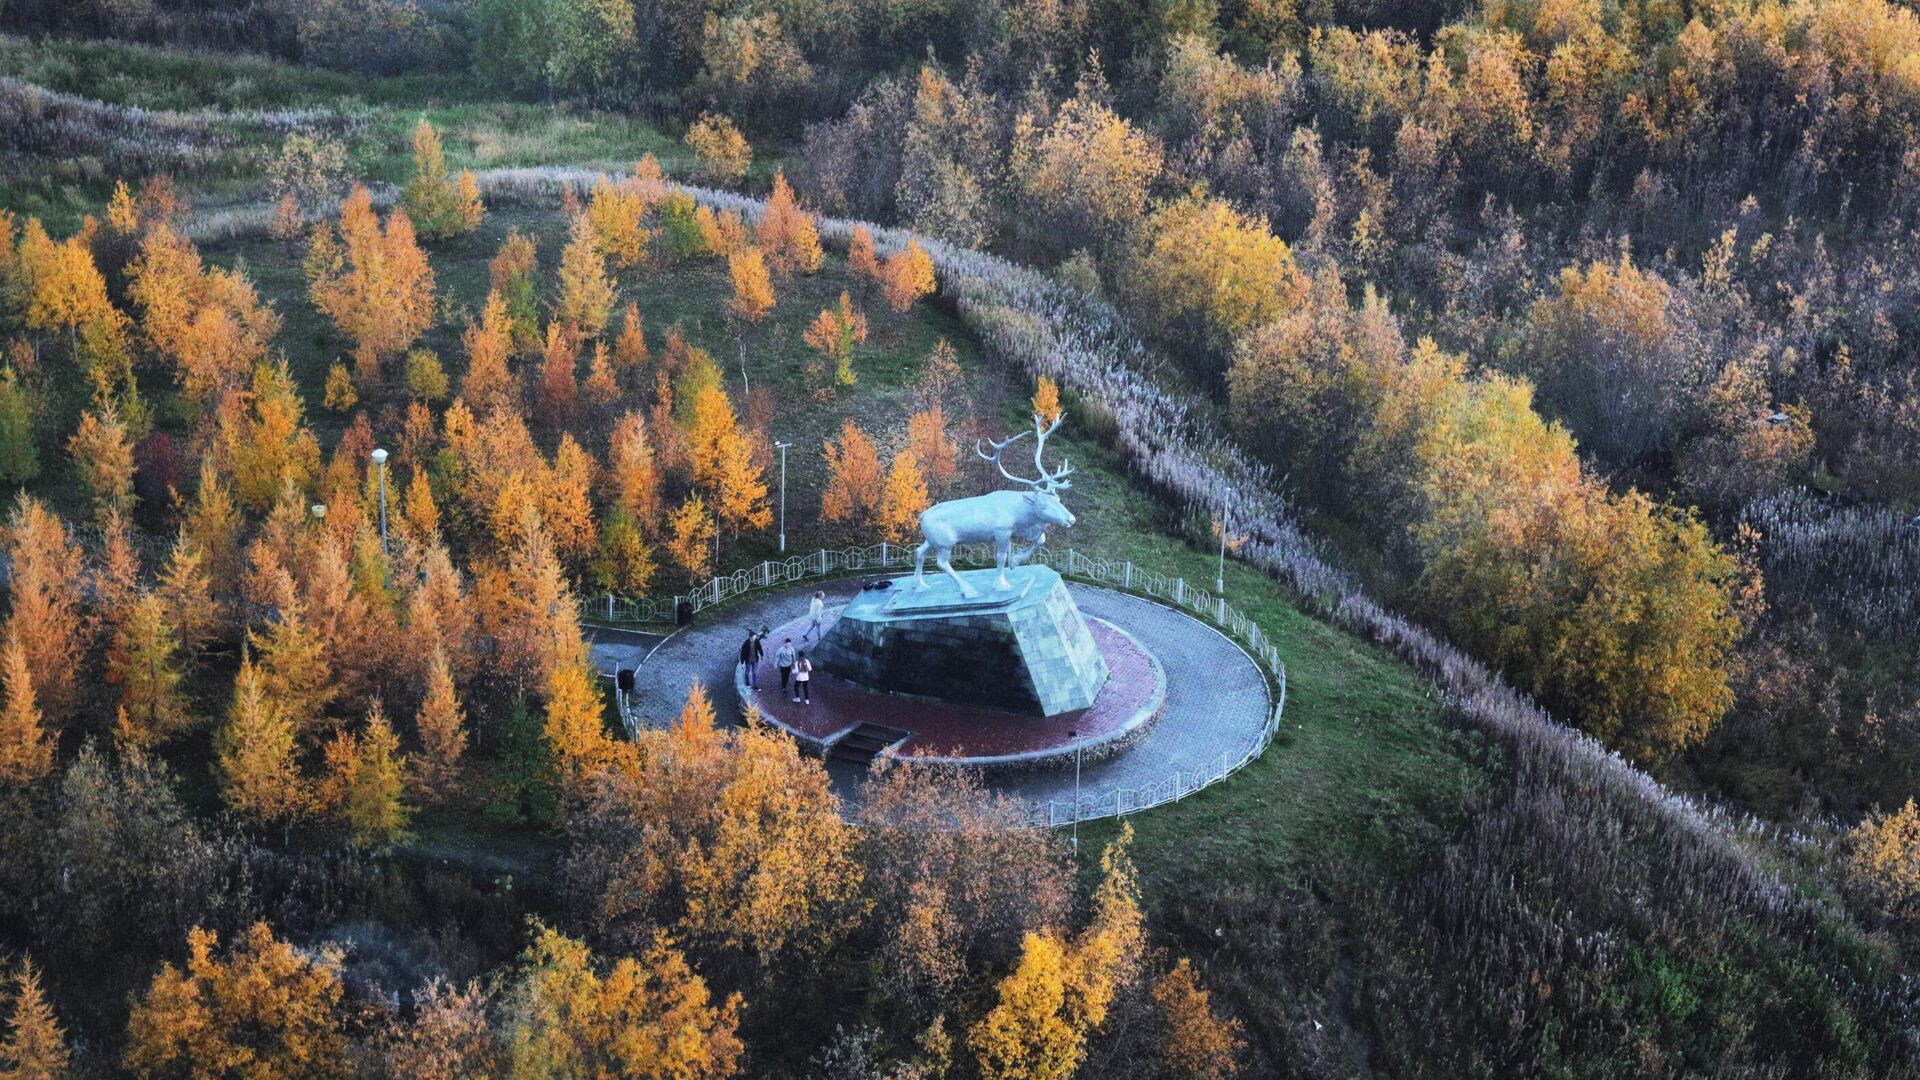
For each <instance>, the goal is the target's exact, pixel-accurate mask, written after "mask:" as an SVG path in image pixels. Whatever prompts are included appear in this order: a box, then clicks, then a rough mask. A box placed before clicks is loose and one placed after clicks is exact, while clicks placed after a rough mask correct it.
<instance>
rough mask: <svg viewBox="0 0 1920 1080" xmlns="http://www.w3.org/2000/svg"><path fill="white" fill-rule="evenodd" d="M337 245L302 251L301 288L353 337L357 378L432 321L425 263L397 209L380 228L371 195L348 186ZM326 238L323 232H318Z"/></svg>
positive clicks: (371, 373)
mask: <svg viewBox="0 0 1920 1080" xmlns="http://www.w3.org/2000/svg"><path fill="white" fill-rule="evenodd" d="M339 233H340V237H341V241H342V243H343V244H344V251H341V250H338V249H336V250H335V251H334V252H333V253H332V254H328V253H327V251H326V250H325V248H326V245H323V244H317V245H316V251H315V253H314V254H313V255H312V256H311V257H310V258H309V260H308V262H309V266H308V276H309V284H308V295H309V296H310V297H312V299H313V303H314V306H315V307H317V308H319V309H320V311H321V313H322V314H324V315H326V316H327V317H328V318H329V319H332V320H333V324H334V325H335V326H336V327H338V328H339V330H340V332H341V333H343V334H345V335H347V336H348V337H349V338H352V339H353V342H354V355H355V356H356V357H357V358H358V363H359V367H360V375H361V377H362V381H363V382H367V383H371V382H372V381H373V379H374V378H376V377H377V376H378V374H379V362H380V361H381V360H383V359H385V358H387V357H390V356H397V355H399V354H401V353H403V352H405V351H406V350H407V348H408V347H409V346H411V345H412V344H413V343H414V340H415V339H416V338H418V337H419V336H420V335H421V334H422V333H424V332H425V331H426V329H427V328H428V327H430V326H432V325H433V314H434V291H433V290H434V281H433V268H432V267H431V266H430V265H428V263H427V256H426V253H425V252H423V251H421V250H420V245H419V244H418V243H417V242H416V241H415V239H414V232H413V222H412V221H411V220H410V219H409V218H408V217H407V215H406V213H405V212H403V211H399V210H396V211H394V212H393V213H391V214H389V215H388V216H387V222H386V226H385V228H384V229H383V228H382V227H381V224H380V218H379V215H378V214H376V213H375V212H374V209H373V197H372V195H370V194H369V193H368V192H367V189H366V188H364V187H359V186H356V187H355V188H354V189H353V192H352V194H350V195H348V196H347V198H346V200H345V201H344V202H342V203H341V204H340V224H339ZM317 235H318V236H323V237H326V238H327V244H331V243H332V240H331V232H326V231H323V232H320V233H318V234H317Z"/></svg>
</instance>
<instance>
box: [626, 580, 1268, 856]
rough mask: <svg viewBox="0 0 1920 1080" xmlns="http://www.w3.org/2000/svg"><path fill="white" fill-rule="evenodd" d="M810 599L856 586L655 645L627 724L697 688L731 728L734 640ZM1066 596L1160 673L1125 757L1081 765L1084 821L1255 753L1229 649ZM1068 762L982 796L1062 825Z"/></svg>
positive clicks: (1200, 633) (1137, 605) (841, 784)
mask: <svg viewBox="0 0 1920 1080" xmlns="http://www.w3.org/2000/svg"><path fill="white" fill-rule="evenodd" d="M815 588H820V589H824V590H825V591H826V593H827V602H828V610H827V614H828V616H829V618H831V617H832V616H834V615H835V614H836V613H837V611H838V609H839V607H840V606H841V605H844V604H845V602H846V601H847V599H848V598H850V597H852V596H853V595H854V594H855V593H857V592H858V591H859V588H860V583H859V581H858V580H857V579H844V580H840V581H833V582H824V583H821V584H819V585H818V586H803V587H799V588H793V589H787V590H783V591H779V592H770V593H767V594H765V595H761V596H754V597H751V598H748V599H746V600H743V601H741V602H740V603H738V604H734V605H730V606H728V607H727V608H726V609H725V610H723V611H720V612H715V613H710V614H709V615H707V616H705V617H703V618H702V619H701V621H700V622H698V623H697V624H695V625H693V626H689V627H686V628H684V629H682V630H680V631H679V632H677V633H675V634H674V635H672V636H671V637H669V638H667V639H666V640H665V641H663V642H661V643H660V644H659V645H658V646H657V647H655V648H654V649H653V650H652V651H651V652H650V653H649V654H647V656H646V659H645V660H644V662H642V663H641V664H640V665H639V667H638V668H637V669H636V670H635V672H634V689H635V699H634V701H633V702H632V706H631V708H632V715H633V720H634V722H636V723H637V724H638V725H640V726H645V727H664V726H666V725H667V724H670V723H672V722H673V720H674V718H675V717H677V716H678V715H679V713H680V707H681V705H682V704H683V703H684V702H685V700H686V696H687V688H688V686H689V685H691V684H692V683H694V682H699V683H701V684H702V685H704V686H705V687H706V689H707V693H708V695H709V696H710V697H711V698H712V699H713V702H714V706H715V711H716V712H717V713H718V714H719V715H720V716H721V717H722V718H723V720H726V721H728V722H736V723H737V722H739V720H740V715H741V714H740V711H739V709H738V702H739V700H740V698H739V695H738V692H737V690H736V676H737V674H738V664H737V661H738V658H739V653H740V642H741V640H742V639H743V638H745V637H746V634H747V630H748V628H750V627H751V628H752V629H755V630H758V629H760V628H761V627H763V626H764V627H784V625H785V624H788V623H791V622H792V621H793V620H794V619H795V617H796V616H799V615H803V614H804V613H805V611H806V607H807V599H808V597H810V596H811V595H812V594H813V590H814V589H815ZM1068 588H1069V590H1070V591H1071V593H1072V595H1073V599H1074V603H1076V604H1077V605H1078V606H1079V608H1080V610H1081V611H1082V612H1083V613H1085V614H1086V615H1088V616H1091V617H1092V618H1093V619H1096V620H1103V621H1105V622H1108V623H1111V624H1113V625H1114V626H1117V627H1120V628H1123V629H1124V630H1125V631H1126V632H1127V634H1128V635H1130V636H1131V637H1132V638H1134V639H1135V640H1137V641H1138V642H1139V644H1140V645H1141V646H1142V647H1144V648H1145V649H1146V650H1148V651H1150V652H1151V653H1152V654H1153V656H1154V658H1155V659H1156V660H1158V661H1159V666H1160V668H1161V669H1162V671H1164V673H1165V701H1164V704H1163V705H1162V706H1161V709H1160V713H1159V718H1158V721H1157V722H1156V723H1154V724H1153V725H1152V726H1151V727H1149V728H1147V729H1146V730H1145V733H1144V734H1143V735H1141V736H1140V737H1139V738H1138V739H1135V740H1132V741H1130V742H1129V743H1128V744H1127V745H1126V746H1125V747H1124V748H1122V749H1119V750H1117V751H1114V752H1113V753H1112V754H1111V755H1110V756H1108V757H1105V758H1104V759H1102V760H1099V761H1092V760H1089V761H1086V762H1085V763H1084V764H1083V766H1082V768H1081V775H1080V801H1081V806H1082V807H1083V808H1084V810H1085V812H1086V813H1087V814H1088V815H1091V814H1093V813H1095V812H1096V809H1097V808H1099V807H1102V806H1109V805H1113V804H1114V803H1115V800H1116V798H1124V799H1127V800H1128V801H1129V802H1130V801H1131V800H1132V798H1133V797H1134V796H1133V795H1123V794H1122V793H1123V792H1131V793H1138V792H1140V791H1142V790H1143V789H1146V788H1149V787H1152V786H1155V785H1161V786H1164V785H1165V784H1166V783H1167V782H1168V781H1169V779H1171V778H1172V777H1173V776H1174V775H1175V774H1176V773H1179V774H1181V775H1183V776H1187V777H1191V776H1192V775H1193V774H1195V773H1198V772H1210V771H1217V770H1218V769H1219V768H1220V762H1221V757H1222V755H1223V754H1227V755H1230V756H1231V757H1232V758H1234V759H1237V758H1239V757H1240V756H1241V755H1242V754H1244V753H1245V752H1246V751H1247V749H1248V748H1250V747H1251V746H1252V745H1254V743H1255V742H1257V741H1258V739H1259V738H1260V732H1261V728H1262V726H1263V725H1264V724H1265V723H1266V720H1267V717H1268V716H1269V714H1270V713H1271V711H1272V699H1271V696H1270V694H1269V691H1268V687H1267V680H1266V677H1265V675H1264V674H1262V672H1261V671H1260V668H1259V667H1258V666H1257V665H1256V664H1255V663H1254V661H1253V658H1252V657H1250V656H1248V655H1247V654H1246V653H1245V652H1244V651H1242V650H1241V649H1240V647H1239V646H1238V645H1236V644H1234V642H1233V641H1231V640H1230V639H1228V638H1227V637H1226V636H1225V635H1223V634H1221V633H1219V632H1218V631H1217V630H1215V629H1213V628H1212V627H1210V626H1208V625H1207V624H1206V623H1203V622H1201V621H1199V620H1198V619H1195V618H1193V617H1191V616H1189V615H1187V614H1184V613H1182V612H1179V611H1175V610H1173V609H1171V608H1167V607H1163V606H1161V605H1159V604H1156V603H1154V602H1152V601H1150V600H1144V599H1141V598H1139V597H1136V596H1129V595H1127V594H1125V593H1120V592H1115V591H1113V590H1110V589H1102V588H1096V587H1093V586H1089V585H1082V584H1077V583H1069V584H1068ZM780 637H781V635H780V634H775V635H774V637H773V639H772V640H771V641H770V642H769V643H768V647H767V652H768V654H769V655H768V657H767V659H766V661H765V664H764V666H763V668H762V672H761V685H762V687H763V688H764V687H766V686H767V685H768V681H769V680H771V681H773V682H775V683H777V681H778V676H777V675H776V674H774V670H773V663H772V655H771V654H772V652H773V650H774V649H775V648H777V647H778V645H779V642H780ZM846 689H847V690H848V691H849V692H851V690H852V688H851V687H848V688H846ZM840 690H841V686H840V684H839V683H838V682H837V681H836V680H834V679H833V678H831V677H830V676H826V675H824V673H821V672H819V671H816V672H815V674H814V684H813V693H814V697H815V700H816V702H824V701H827V700H829V699H831V698H832V696H833V695H834V694H836V693H837V692H839V691H840ZM919 705H920V703H918V702H916V701H914V700H912V699H908V698H902V699H900V701H899V717H898V719H897V720H895V721H894V722H893V724H892V726H893V727H897V728H901V729H905V730H909V731H911V730H913V729H914V723H913V719H914V713H915V710H916V708H918V707H919ZM1071 760H1072V759H1071V758H1070V757H1069V758H1068V759H1066V762H1065V763H1064V764H1063V765H1040V766H1035V767H1032V768H1027V769H1022V770H1011V769H1000V770H995V771H994V772H992V773H990V774H989V784H990V786H991V787H993V788H994V789H995V790H997V791H1001V792H1004V793H1006V794H1008V795H1011V796H1014V797H1016V798H1019V799H1022V800H1024V801H1026V802H1028V803H1030V804H1032V805H1033V806H1034V807H1036V810H1037V816H1039V817H1040V818H1042V819H1043V820H1044V819H1045V818H1046V817H1047V816H1048V815H1047V814H1046V812H1045V806H1046V804H1047V803H1049V802H1052V803H1055V804H1056V806H1057V812H1056V813H1055V814H1054V815H1053V817H1054V818H1055V819H1057V820H1063V821H1064V820H1066V819H1067V818H1068V817H1070V816H1071V815H1070V814H1069V812H1068V811H1069V808H1070V807H1071V806H1072V803H1073V798H1074V769H1073V765H1072V764H1071ZM827 765H828V770H829V772H830V773H831V774H832V776H833V780H834V787H835V790H837V791H838V792H839V793H840V794H841V796H842V797H843V798H852V797H854V796H855V794H856V792H857V788H858V785H859V781H860V779H861V776H862V775H863V772H864V768H863V766H862V765H860V764H857V763H853V762H848V761H842V760H836V759H834V758H829V759H828V762H827Z"/></svg>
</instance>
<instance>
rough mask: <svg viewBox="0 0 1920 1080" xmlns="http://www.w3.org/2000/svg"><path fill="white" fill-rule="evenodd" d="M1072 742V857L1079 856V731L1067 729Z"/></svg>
mask: <svg viewBox="0 0 1920 1080" xmlns="http://www.w3.org/2000/svg"><path fill="white" fill-rule="evenodd" d="M1067 738H1069V739H1072V740H1073V741H1074V742H1073V857H1074V858H1076V859H1077V858H1079V857H1080V732H1079V731H1077V730H1075V729H1073V728H1068V729H1067Z"/></svg>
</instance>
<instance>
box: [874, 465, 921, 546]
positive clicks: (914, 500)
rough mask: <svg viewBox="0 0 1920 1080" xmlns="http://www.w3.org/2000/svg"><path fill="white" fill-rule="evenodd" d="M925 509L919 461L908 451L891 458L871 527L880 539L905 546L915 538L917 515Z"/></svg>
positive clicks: (917, 523)
mask: <svg viewBox="0 0 1920 1080" xmlns="http://www.w3.org/2000/svg"><path fill="white" fill-rule="evenodd" d="M928 505H929V500H928V498H927V481H926V477H925V476H924V475H923V474H922V473H921V471H920V461H919V458H918V457H916V456H915V455H914V452H913V449H912V447H908V448H907V449H904V450H902V451H900V452H899V453H897V454H895V455H893V464H892V466H890V467H889V468H888V470H887V482H886V486H885V487H883V488H882V489H881V491H880V506H879V508H878V509H877V510H876V512H875V513H874V524H875V525H877V526H879V528H880V535H881V536H883V537H886V538H887V539H889V540H892V541H893V542H894V543H896V544H899V543H905V542H906V541H908V540H909V539H911V538H913V537H914V536H917V535H919V532H920V512H921V511H922V510H925V509H926V508H927V506H928Z"/></svg>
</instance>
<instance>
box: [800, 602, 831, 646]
mask: <svg viewBox="0 0 1920 1080" xmlns="http://www.w3.org/2000/svg"><path fill="white" fill-rule="evenodd" d="M826 618H827V594H826V593H825V592H816V593H814V594H813V600H812V601H811V602H809V603H808V604H807V632H806V633H804V634H801V635H800V640H801V641H805V640H807V639H808V638H811V637H815V636H817V635H818V634H819V633H820V624H821V623H823V622H825V621H826Z"/></svg>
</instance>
